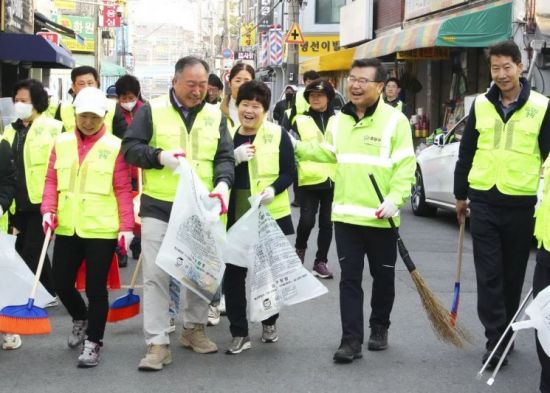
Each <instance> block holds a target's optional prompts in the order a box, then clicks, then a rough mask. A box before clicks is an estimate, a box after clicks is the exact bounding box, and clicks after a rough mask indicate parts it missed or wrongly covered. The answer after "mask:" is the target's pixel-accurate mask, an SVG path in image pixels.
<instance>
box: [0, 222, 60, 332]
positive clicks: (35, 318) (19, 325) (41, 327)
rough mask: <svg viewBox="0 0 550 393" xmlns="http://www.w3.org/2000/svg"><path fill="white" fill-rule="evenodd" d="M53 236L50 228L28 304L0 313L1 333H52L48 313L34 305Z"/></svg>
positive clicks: (5, 309) (9, 308)
mask: <svg viewBox="0 0 550 393" xmlns="http://www.w3.org/2000/svg"><path fill="white" fill-rule="evenodd" d="M51 236H52V228H51V227H50V226H48V229H47V230H46V237H45V239H44V244H43V245H42V252H41V253H40V259H39V261H38V267H37V269H36V274H35V275H34V283H33V285H32V289H31V294H30V296H29V300H28V302H27V304H22V305H18V306H7V307H4V308H3V309H2V310H1V311H0V332H3V333H10V334H23V335H33V334H49V333H51V331H52V326H51V324H50V320H49V319H48V313H47V312H46V310H44V309H43V308H40V307H37V306H35V305H34V297H35V295H36V290H37V289H38V282H39V280H40V274H41V273H42V268H43V267H44V260H45V259H46V252H47V251H48V244H49V243H50V238H51Z"/></svg>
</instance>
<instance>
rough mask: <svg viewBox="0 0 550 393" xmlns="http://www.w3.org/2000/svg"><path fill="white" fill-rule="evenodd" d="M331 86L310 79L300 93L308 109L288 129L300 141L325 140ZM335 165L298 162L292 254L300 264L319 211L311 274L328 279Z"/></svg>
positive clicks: (331, 115) (330, 116)
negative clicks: (297, 202) (297, 208)
mask: <svg viewBox="0 0 550 393" xmlns="http://www.w3.org/2000/svg"><path fill="white" fill-rule="evenodd" d="M334 94H335V92H334V88H333V87H332V85H331V84H330V82H328V81H327V80H324V79H317V80H315V81H313V82H310V83H309V84H308V85H307V87H306V90H305V92H304V96H305V98H306V100H307V102H308V103H309V110H307V111H306V112H305V113H303V114H301V115H298V116H296V117H295V118H294V125H293V127H292V129H293V130H294V131H295V132H296V133H297V134H298V136H299V139H300V140H301V141H303V142H313V141H317V142H319V143H324V142H325V141H326V136H327V131H328V130H329V129H330V127H331V126H332V125H333V121H334V109H333V108H332V105H331V102H332V99H333V98H334ZM335 169H336V167H335V165H334V164H324V163H319V162H314V161H307V160H300V161H298V186H299V190H298V192H299V194H300V221H299V222H298V228H297V231H296V253H297V254H298V256H299V257H300V260H301V261H302V263H304V259H305V254H306V248H307V241H308V239H309V235H310V234H311V230H312V229H313V227H314V226H315V216H316V215H317V210H319V233H318V235H317V254H316V256H315V261H314V263H313V274H314V275H315V276H317V277H320V278H332V277H333V275H332V273H331V272H330V270H329V269H328V267H327V263H328V250H329V248H330V243H331V242H332V220H331V218H330V215H331V211H332V198H333V197H334V176H335Z"/></svg>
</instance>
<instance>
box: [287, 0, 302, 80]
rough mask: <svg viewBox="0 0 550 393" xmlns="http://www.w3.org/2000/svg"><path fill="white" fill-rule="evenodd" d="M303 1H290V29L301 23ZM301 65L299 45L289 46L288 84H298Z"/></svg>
mask: <svg viewBox="0 0 550 393" xmlns="http://www.w3.org/2000/svg"><path fill="white" fill-rule="evenodd" d="M301 3H302V2H301V0H290V7H289V10H288V28H289V29H290V28H291V27H292V25H294V23H300V5H301ZM299 64H300V57H299V53H298V45H297V44H288V58H287V62H286V75H287V78H288V84H291V85H297V84H298V70H299Z"/></svg>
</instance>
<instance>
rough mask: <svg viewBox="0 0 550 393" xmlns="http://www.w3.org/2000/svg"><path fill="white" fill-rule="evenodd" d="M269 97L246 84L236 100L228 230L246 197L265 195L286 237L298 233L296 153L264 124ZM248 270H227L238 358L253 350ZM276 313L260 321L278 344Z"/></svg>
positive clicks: (260, 86) (232, 348) (266, 338)
mask: <svg viewBox="0 0 550 393" xmlns="http://www.w3.org/2000/svg"><path fill="white" fill-rule="evenodd" d="M270 102H271V92H270V90H269V88H268V87H267V85H266V84H265V83H263V82H260V81H250V82H246V83H245V84H243V85H242V86H241V87H240V89H239V94H238V95H237V107H238V111H239V120H240V124H241V125H240V127H239V128H238V130H237V132H236V133H235V135H234V138H233V143H234V148H235V164H236V167H235V181H234V183H233V189H232V191H231V197H230V200H229V212H228V226H232V225H233V224H234V223H235V222H236V221H237V220H238V219H239V218H240V217H242V215H243V214H244V213H245V212H246V211H247V210H248V209H250V203H249V201H248V198H249V197H250V196H251V195H258V194H260V195H261V196H262V200H261V203H262V204H264V205H266V206H267V209H268V211H269V212H270V213H271V215H272V216H273V218H274V219H275V220H276V221H277V223H278V224H279V227H280V228H281V230H282V231H283V233H284V234H285V235H291V234H293V233H294V228H293V226H292V218H291V215H290V200H289V199H288V191H287V188H288V187H289V186H290V184H291V183H292V181H293V179H294V176H295V172H296V168H295V164H294V157H293V156H294V151H293V149H292V143H291V141H290V138H289V136H288V133H287V132H286V131H284V130H282V129H281V127H279V126H278V125H276V124H273V123H271V122H268V121H267V120H266V116H267V113H268V112H269V104H270ZM246 274H247V269H246V268H243V267H239V266H235V265H232V264H230V261H229V263H228V264H227V265H226V269H225V274H224V279H223V288H224V292H225V299H226V307H227V317H228V319H229V330H230V332H231V336H232V337H233V339H232V341H231V343H230V344H229V346H228V348H227V351H226V353H228V354H238V353H240V352H242V351H243V350H245V349H249V348H250V345H251V344H250V337H249V335H248V321H247V319H246V289H245V279H246ZM278 317H279V314H275V315H273V316H271V317H269V318H268V319H266V320H264V321H262V341H263V342H264V343H272V342H276V341H277V340H278V339H279V336H278V333H277V325H276V321H277V318H278Z"/></svg>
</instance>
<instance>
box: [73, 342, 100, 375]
mask: <svg viewBox="0 0 550 393" xmlns="http://www.w3.org/2000/svg"><path fill="white" fill-rule="evenodd" d="M100 348H101V346H100V345H99V344H98V343H94V342H93V341H89V340H86V341H84V346H83V347H82V352H81V353H80V356H79V357H78V363H77V367H79V368H89V367H95V366H97V365H98V364H99V349H100Z"/></svg>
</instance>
